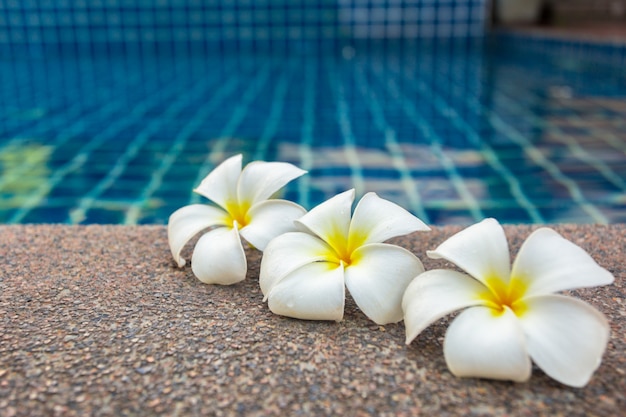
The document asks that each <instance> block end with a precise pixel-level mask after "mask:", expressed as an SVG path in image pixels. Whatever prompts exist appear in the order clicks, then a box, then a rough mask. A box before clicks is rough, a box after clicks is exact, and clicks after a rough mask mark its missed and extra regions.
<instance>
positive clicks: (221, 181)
mask: <svg viewBox="0 0 626 417" xmlns="http://www.w3.org/2000/svg"><path fill="white" fill-rule="evenodd" d="M241 159H242V156H241V154H239V155H235V156H231V157H230V158H228V159H227V160H225V161H224V162H222V163H221V164H219V165H218V166H217V167H215V169H213V171H211V172H210V173H209V175H207V176H206V177H205V178H204V179H203V180H202V182H201V183H200V185H199V186H198V188H196V189H195V190H194V191H195V192H197V193H198V194H200V195H203V196H204V197H206V198H208V199H209V200H211V201H214V202H215V203H217V204H219V205H220V206H222V207H223V208H224V209H226V207H227V206H228V202H236V201H238V200H237V181H238V180H239V175H240V174H241Z"/></svg>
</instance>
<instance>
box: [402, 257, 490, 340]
mask: <svg viewBox="0 0 626 417" xmlns="http://www.w3.org/2000/svg"><path fill="white" fill-rule="evenodd" d="M485 291H488V290H487V288H486V287H485V286H484V285H483V284H481V283H480V282H478V281H476V280H475V279H474V278H472V277H470V276H469V275H466V274H462V273H460V272H456V271H450V270H445V269H436V270H432V271H426V272H424V273H423V274H421V275H419V276H418V277H417V278H415V279H414V280H413V281H412V282H411V283H410V284H409V286H408V287H407V289H406V291H405V293H404V297H403V298H402V309H403V310H404V327H405V330H406V343H407V344H409V343H411V341H412V340H413V339H415V338H416V337H417V336H418V335H419V334H420V333H421V332H422V330H424V329H425V328H426V327H428V326H430V325H431V324H432V323H434V322H435V321H437V320H439V319H440V318H442V317H444V316H446V315H448V314H450V313H452V312H454V311H456V310H460V309H462V308H465V307H470V306H476V305H481V304H484V301H482V300H481V298H480V296H479V294H481V293H483V292H485Z"/></svg>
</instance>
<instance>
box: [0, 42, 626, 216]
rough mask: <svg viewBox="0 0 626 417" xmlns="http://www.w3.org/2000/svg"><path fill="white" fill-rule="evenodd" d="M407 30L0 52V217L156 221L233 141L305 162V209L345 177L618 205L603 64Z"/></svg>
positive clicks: (536, 205)
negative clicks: (363, 39)
mask: <svg viewBox="0 0 626 417" xmlns="http://www.w3.org/2000/svg"><path fill="white" fill-rule="evenodd" d="M416 46H419V44H416V43H411V42H409V43H403V42H400V43H397V44H396V43H393V42H388V43H372V44H368V45H361V44H359V43H355V44H353V45H349V46H346V47H345V48H343V49H342V50H340V51H339V52H335V51H328V52H324V53H320V54H312V55H293V54H264V53H259V54H217V53H216V54H200V55H194V54H187V53H184V52H183V53H178V54H150V53H145V54H143V55H139V56H135V55H132V54H131V55H128V54H119V55H117V54H109V55H106V54H105V55H104V56H94V55H93V54H84V55H83V54H78V55H73V54H69V55H51V56H50V57H49V58H46V59H45V60H43V58H42V57H41V56H38V57H30V56H13V58H14V59H10V60H9V59H0V77H1V80H2V82H3V84H5V85H9V86H11V87H9V88H6V89H3V90H2V91H0V132H1V136H0V222H2V223H32V222H34V223H42V222H46V223H48V222H60V223H120V224H142V223H161V224H162V223H165V222H166V221H167V218H168V216H169V214H171V212H173V211H174V210H175V209H177V208H179V207H181V206H183V205H186V204H190V203H196V202H202V201H204V200H203V199H202V198H200V197H199V196H197V195H195V194H193V193H192V192H191V190H192V188H193V187H195V186H196V185H197V184H198V183H199V182H200V180H201V179H202V178H203V177H204V176H205V175H206V174H207V173H208V172H209V171H210V170H211V169H212V168H213V167H214V166H215V165H216V164H218V163H219V162H221V161H222V160H223V159H224V158H226V157H228V156H230V155H232V154H234V153H243V154H244V157H245V160H246V161H250V160H253V159H265V160H283V161H288V162H292V163H294V164H297V165H298V166H300V167H302V168H303V169H306V170H308V171H309V175H307V176H304V177H302V178H300V179H298V180H297V181H294V182H293V183H292V184H290V185H289V186H288V187H286V189H285V193H284V196H285V197H287V198H290V199H293V200H295V201H297V202H299V203H300V204H302V205H304V206H305V207H307V208H311V207H313V206H314V205H316V204H318V203H320V202H321V201H323V200H325V199H327V198H329V197H331V196H333V195H334V194H336V193H338V192H341V191H344V190H345V189H348V188H352V187H355V188H356V189H357V191H358V193H359V195H362V194H363V193H365V192H367V191H375V192H377V193H378V194H379V195H381V196H382V197H384V198H388V199H391V200H393V201H395V202H397V203H398V204H400V205H402V206H404V207H406V208H407V209H409V210H410V211H412V212H413V213H415V214H416V215H418V216H419V217H421V218H422V219H424V220H425V221H427V222H428V223H431V224H452V223H460V224H469V223H471V222H474V221H477V220H479V219H481V218H483V217H487V216H494V217H497V218H498V219H500V220H501V221H503V222H505V223H564V222H576V223H616V222H624V221H626V124H625V123H624V120H626V101H625V97H626V80H625V79H624V74H623V73H622V72H621V71H620V67H619V66H613V63H612V61H611V60H610V59H607V60H606V61H601V62H605V64H603V65H602V66H601V67H598V66H594V65H592V62H591V61H590V60H587V59H586V58H585V55H584V54H571V52H569V51H564V50H562V49H558V48H557V49H556V50H555V51H554V52H553V53H552V54H550V52H549V49H546V48H537V46H536V45H532V47H529V48H524V42H523V40H519V39H514V38H510V37H498V38H495V39H492V40H486V41H485V42H482V41H479V42H465V41H461V42H434V43H431V42H428V43H424V44H422V45H421V47H419V48H417V47H416ZM512 47H514V48H516V50H517V52H516V53H510V52H509V51H510V50H511V48H512ZM610 53H611V54H612V56H614V52H610ZM598 54H599V52H597V51H596V52H595V53H594V54H591V56H593V60H597V59H598V56H599V55H598ZM572 56H575V58H572ZM42 62H45V63H46V65H42ZM529 62H532V64H529ZM85 72H87V73H89V75H85V74H84V73H85ZM25 74H27V75H25Z"/></svg>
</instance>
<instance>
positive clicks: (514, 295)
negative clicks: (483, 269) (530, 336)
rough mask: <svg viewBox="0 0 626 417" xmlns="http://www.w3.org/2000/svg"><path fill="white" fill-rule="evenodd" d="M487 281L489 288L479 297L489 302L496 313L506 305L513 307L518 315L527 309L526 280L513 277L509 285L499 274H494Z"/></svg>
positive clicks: (501, 310)
mask: <svg viewBox="0 0 626 417" xmlns="http://www.w3.org/2000/svg"><path fill="white" fill-rule="evenodd" d="M485 282H486V284H487V287H488V289H487V290H486V291H484V292H483V293H482V294H480V295H479V297H480V298H481V299H482V300H484V301H486V302H487V304H488V306H489V307H491V308H492V309H493V311H494V314H501V313H502V312H504V309H505V307H508V308H509V309H511V311H513V313H515V315H516V316H518V317H519V316H520V315H522V314H523V313H524V312H525V311H526V309H527V305H526V303H525V302H524V294H526V290H527V289H528V284H527V283H526V281H525V280H523V279H520V278H517V277H511V280H510V281H509V283H508V285H507V284H505V282H504V281H503V280H502V279H500V278H499V277H498V276H495V275H492V276H490V277H489V278H487V279H486V281H485Z"/></svg>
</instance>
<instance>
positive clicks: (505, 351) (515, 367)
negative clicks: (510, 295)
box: [443, 306, 532, 382]
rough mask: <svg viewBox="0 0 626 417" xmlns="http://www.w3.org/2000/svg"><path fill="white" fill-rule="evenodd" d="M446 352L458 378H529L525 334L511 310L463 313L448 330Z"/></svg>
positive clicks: (520, 379)
mask: <svg viewBox="0 0 626 417" xmlns="http://www.w3.org/2000/svg"><path fill="white" fill-rule="evenodd" d="M443 352H444V356H445V358H446V363H447V365H448V368H449V369H450V372H452V373H453V374H454V375H456V376H460V377H478V378H492V379H503V380H510V381H517V382H523V381H526V380H528V378H530V374H531V370H532V368H531V362H530V358H529V357H528V353H527V351H526V341H525V337H524V332H523V330H522V327H521V325H520V323H519V320H517V318H516V317H515V315H514V314H513V312H511V310H509V309H508V308H507V309H504V310H502V312H500V313H497V314H495V313H494V311H493V310H492V309H490V308H487V307H482V306H479V307H470V308H468V309H467V310H465V311H463V312H462V313H461V314H459V316H458V317H456V318H455V319H454V321H453V322H452V323H451V324H450V327H448V331H447V332H446V336H445V339H444V344H443Z"/></svg>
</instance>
